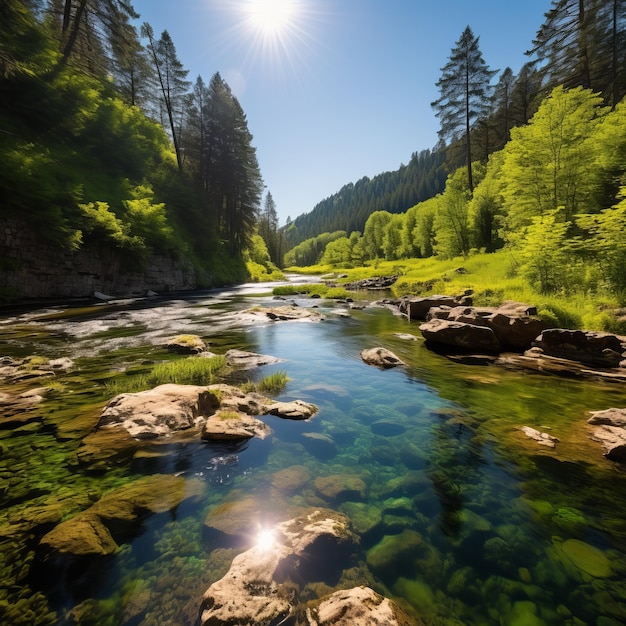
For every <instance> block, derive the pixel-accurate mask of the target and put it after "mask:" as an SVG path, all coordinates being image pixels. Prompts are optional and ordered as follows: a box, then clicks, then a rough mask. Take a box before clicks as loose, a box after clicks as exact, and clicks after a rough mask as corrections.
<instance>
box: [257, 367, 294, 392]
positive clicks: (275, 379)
mask: <svg viewBox="0 0 626 626" xmlns="http://www.w3.org/2000/svg"><path fill="white" fill-rule="evenodd" d="M288 382H289V377H288V376H287V372H283V371H279V372H274V373H273V374H270V375H269V376H266V377H265V378H264V379H263V380H261V381H259V383H258V384H257V389H258V390H259V391H261V392H263V393H271V394H278V393H280V392H281V391H283V390H284V389H285V387H286V386H287V383H288Z"/></svg>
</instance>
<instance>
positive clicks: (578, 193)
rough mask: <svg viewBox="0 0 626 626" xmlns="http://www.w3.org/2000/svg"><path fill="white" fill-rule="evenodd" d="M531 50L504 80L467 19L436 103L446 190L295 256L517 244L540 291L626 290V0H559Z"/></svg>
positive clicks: (317, 259)
mask: <svg viewBox="0 0 626 626" xmlns="http://www.w3.org/2000/svg"><path fill="white" fill-rule="evenodd" d="M527 54H528V57H529V59H530V60H529V61H528V63H527V64H525V65H524V67H522V69H521V70H520V71H519V73H518V74H517V76H516V75H514V73H513V71H512V70H511V69H510V68H506V69H504V70H503V71H502V72H501V73H500V75H499V78H498V80H497V81H496V82H495V83H494V82H493V77H494V75H495V72H493V71H492V70H490V69H489V66H488V65H487V63H486V62H485V60H484V59H483V56H482V53H481V51H480V46H479V37H478V36H476V35H474V33H473V32H472V30H471V28H470V27H469V26H468V27H467V28H466V29H465V31H464V32H463V33H462V34H461V37H460V38H459V40H458V41H457V42H456V44H455V46H454V48H453V49H452V50H451V54H450V57H449V59H448V62H447V64H446V65H445V66H444V67H443V68H442V70H441V78H440V80H439V81H438V83H437V87H438V89H439V93H440V98H439V99H438V100H437V101H435V102H433V103H432V107H433V109H434V111H435V114H436V115H437V117H438V118H439V120H440V124H441V130H440V133H439V134H440V140H441V142H440V147H439V150H441V151H443V152H444V153H445V164H444V167H445V168H446V171H447V172H448V175H447V179H446V181H445V187H444V189H443V190H442V192H441V193H437V194H436V195H433V196H432V197H430V198H428V199H424V200H422V201H419V202H417V203H415V205H413V206H411V207H410V208H408V209H407V210H405V211H404V212H399V211H397V207H396V206H392V205H389V206H387V207H386V208H384V209H382V210H375V211H373V212H371V213H370V214H369V215H368V217H367V218H366V220H365V221H364V225H363V227H362V229H360V228H357V229H353V230H351V229H350V228H346V226H345V225H344V224H345V223H340V222H332V224H333V231H332V232H325V233H322V234H320V233H319V231H318V233H314V232H313V231H312V230H311V231H309V232H311V233H312V234H311V235H310V237H309V238H308V239H306V240H304V241H302V242H300V243H299V244H298V245H296V246H294V247H293V248H292V249H291V250H290V251H289V252H288V253H287V255H286V256H285V263H286V264H287V265H295V266H298V265H299V266H304V265H313V264H317V263H319V264H321V265H324V266H330V267H335V268H351V267H356V266H359V265H363V264H368V263H375V262H376V261H377V260H388V261H393V260H399V259H409V258H416V257H417V258H425V257H439V258H442V259H451V258H455V257H464V258H467V257H469V256H472V255H476V254H479V253H490V252H494V251H496V250H500V249H506V250H507V251H508V252H509V253H510V256H511V257H512V258H514V259H515V267H514V271H515V272H517V273H518V274H519V275H520V276H521V277H523V279H524V280H526V281H527V282H528V283H529V284H530V285H532V286H533V287H534V288H535V289H536V291H537V292H539V293H567V292H572V291H575V290H577V291H579V292H582V293H587V294H590V295H591V294H594V293H598V292H601V291H604V292H606V291H608V292H610V293H612V294H614V295H616V296H617V297H618V299H619V301H620V302H621V303H622V305H623V304H624V303H626V271H625V269H626V228H625V226H626V199H625V196H626V176H625V172H626V103H624V94H625V93H626V71H625V70H626V3H624V2H623V1H621V0H580V1H579V0H576V1H574V0H554V1H553V3H552V7H551V9H550V11H548V12H547V13H546V14H545V16H544V23H543V24H542V26H541V28H540V29H539V31H538V32H537V35H536V38H535V40H534V41H533V42H532V46H531V47H530V49H529V50H528V52H527ZM433 154H436V152H435V153H433ZM355 187H356V186H355ZM330 200H332V199H329V201H330ZM322 206H323V203H321V204H320V205H318V207H322ZM317 210H318V209H317V208H316V211H317ZM321 215H322V212H321V211H320V216H321ZM310 219H312V218H310ZM323 223H324V221H323V220H321V219H320V220H319V221H318V224H323Z"/></svg>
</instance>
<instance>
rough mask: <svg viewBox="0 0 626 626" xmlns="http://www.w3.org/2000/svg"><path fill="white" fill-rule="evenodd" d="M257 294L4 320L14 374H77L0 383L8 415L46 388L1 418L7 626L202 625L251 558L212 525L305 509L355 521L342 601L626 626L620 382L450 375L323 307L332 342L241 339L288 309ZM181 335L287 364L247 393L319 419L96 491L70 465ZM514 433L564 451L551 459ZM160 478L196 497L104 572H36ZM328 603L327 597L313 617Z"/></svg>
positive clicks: (337, 308)
mask: <svg viewBox="0 0 626 626" xmlns="http://www.w3.org/2000/svg"><path fill="white" fill-rule="evenodd" d="M260 291H262V288H261V287H259V286H254V287H252V288H250V287H248V288H240V289H234V290H228V291H226V290H225V291H221V292H206V293H202V294H197V293H196V294H193V295H190V296H188V297H184V298H180V299H157V300H154V301H143V302H126V303H113V304H99V305H90V306H85V307H83V308H79V307H72V308H51V309H47V310H37V311H29V312H24V313H19V314H13V315H5V316H4V317H3V318H1V319H0V357H11V358H13V359H22V358H24V357H27V356H35V355H36V356H38V357H42V358H43V359H61V358H64V357H68V358H70V359H71V360H72V362H73V364H72V366H71V367H70V368H69V369H67V370H63V369H60V370H59V371H58V372H57V373H56V374H55V376H54V380H53V381H52V384H51V381H50V379H45V380H40V379H38V378H24V379H22V380H18V381H8V380H4V381H3V388H2V389H1V390H0V391H1V392H2V394H4V395H3V398H4V399H5V400H6V399H7V398H8V397H15V396H17V395H19V394H20V393H24V392H28V391H29V390H32V389H33V388H39V387H42V386H45V385H49V386H51V387H52V392H49V393H48V395H46V396H45V398H44V400H43V401H42V402H40V403H39V404H37V405H36V406H35V407H34V408H30V409H28V410H20V411H18V412H17V413H16V415H14V416H11V415H8V414H7V410H6V406H9V404H5V405H2V406H3V407H4V410H5V412H4V414H3V415H2V422H1V428H2V429H1V430H0V578H1V580H0V623H2V624H7V625H9V624H10V625H12V626H16V625H18V624H19V625H21V624H29V625H35V624H94V625H95V624H97V625H98V626H103V625H104V626H106V625H111V626H113V625H118V624H128V625H133V626H148V625H150V626H152V625H154V626H156V625H157V624H158V625H159V626H163V625H183V624H193V620H194V619H196V617H197V614H198V608H199V604H198V603H199V598H200V597H201V595H202V593H203V592H204V591H205V590H206V588H207V587H208V586H209V585H210V584H211V582H213V581H214V580H217V579H218V578H219V577H221V576H222V575H223V574H224V573H225V572H226V570H227V569H228V567H229V565H230V562H231V560H232V558H233V557H234V555H236V554H237V553H238V551H241V550H242V549H244V547H245V546H236V547H233V546H232V545H227V543H225V542H224V541H223V538H220V537H219V536H218V535H217V534H216V533H215V532H210V528H208V527H207V525H206V524H205V520H206V519H207V516H209V517H210V515H211V512H212V511H215V510H218V507H223V506H225V505H232V506H234V507H235V508H236V506H235V504H236V503H241V502H251V503H253V505H252V506H255V507H256V509H255V510H257V511H258V520H257V521H256V526H257V528H260V527H261V526H262V525H263V524H266V523H270V522H273V521H276V520H279V519H286V518H288V517H289V516H290V515H291V513H292V512H293V511H298V510H300V509H302V508H305V507H310V506H316V507H319V506H322V507H327V508H332V509H335V510H338V511H341V512H342V513H344V514H346V515H347V516H348V517H350V519H351V520H352V523H353V526H354V529H355V531H356V532H357V533H358V534H359V535H360V538H361V562H360V564H358V565H355V567H354V568H353V570H352V571H351V572H348V573H347V574H345V575H344V577H343V578H342V579H341V583H340V584H341V585H344V586H345V585H346V584H348V582H350V584H351V586H354V585H356V584H368V585H371V586H373V587H374V588H375V589H376V590H377V591H379V592H381V593H383V594H384V595H387V596H389V597H391V598H393V599H395V600H396V601H397V602H399V603H400V604H402V606H404V607H405V608H406V609H407V610H408V611H412V612H413V613H414V614H415V615H417V616H419V617H420V618H421V619H422V620H423V621H424V622H425V623H426V624H432V625H438V626H439V625H444V624H450V625H460V624H467V625H472V626H474V625H506V626H541V625H553V624H554V625H556V624H562V625H567V626H578V625H581V626H582V625H595V626H617V625H618V624H624V623H626V470H625V469H624V468H620V467H619V466H617V465H615V464H613V463H611V462H609V461H607V460H606V459H604V457H603V456H602V449H601V447H600V445H599V444H597V443H595V442H593V441H591V440H590V439H589V431H588V427H587V424H586V420H587V418H588V417H589V411H592V410H600V409H605V408H609V407H612V406H620V407H623V406H626V389H624V387H623V384H622V383H599V382H590V381H583V380H569V379H563V378H558V377H555V376H548V375H542V374H539V373H534V372H533V373H531V372H523V371H509V370H505V369H500V368H497V367H495V366H480V365H463V364H460V363H456V362H452V361H450V360H448V359H447V358H445V357H443V356H441V355H438V354H435V353H433V352H431V351H429V350H428V349H426V348H425V346H424V345H423V341H422V339H421V336H420V334H419V330H418V328H417V324H415V323H413V324H412V323H410V322H408V321H407V320H406V319H404V318H401V317H398V316H395V315H393V314H392V313H391V312H390V311H389V310H388V309H386V308H382V307H377V306H371V305H370V304H368V306H366V307H365V308H363V309H356V308H349V307H348V305H346V304H336V303H333V302H329V301H324V300H317V301H315V302H316V303H317V305H318V306H319V310H320V311H321V312H323V313H324V315H325V320H324V321H322V322H318V323H312V322H276V323H268V324H265V325H256V326H245V325H244V326H242V325H240V324H238V322H237V321H236V319H235V317H234V316H233V313H234V312H236V311H239V310H242V309H245V308H249V307H251V306H272V305H274V304H276V303H275V302H273V301H272V298H271V296H270V295H267V294H268V292H267V291H266V295H263V296H259V295H255V292H256V293H257V294H258V292H260ZM361 295H362V294H361ZM361 295H358V296H355V297H356V299H357V300H358V298H360V297H361ZM364 297H365V298H368V296H364ZM377 297H380V294H378V295H377ZM368 299H370V300H371V299H372V298H368ZM313 302H314V301H313V300H309V299H306V300H299V301H298V303H299V304H301V305H303V306H312V304H313ZM182 333H185V334H189V333H192V334H197V335H200V336H201V337H202V338H203V339H205V341H207V343H209V344H210V349H211V351H213V352H216V353H223V352H225V351H226V350H228V349H229V348H239V349H243V350H250V351H253V352H258V353H261V354H267V355H272V356H275V357H279V358H281V359H283V360H284V361H283V362H282V363H279V364H277V365H272V366H264V367H261V368H258V369H256V370H253V371H248V372H246V373H245V374H239V375H238V376H237V377H236V378H237V379H238V380H239V381H240V380H243V379H244V378H246V377H248V378H250V379H253V380H259V379H260V378H263V377H264V376H267V375H268V374H270V373H272V372H274V371H276V370H281V371H285V372H286V373H287V375H288V377H289V382H288V385H287V387H286V389H285V391H284V392H283V393H282V394H281V395H280V396H278V398H277V399H280V400H288V399H302V400H306V401H308V402H312V403H314V404H316V405H317V406H318V407H319V408H320V411H319V413H318V415H317V416H315V417H314V418H313V419H311V420H309V421H306V422H296V421H289V420H281V419H279V418H275V417H265V418H263V419H264V421H266V422H267V423H268V424H269V425H270V426H271V428H272V430H273V435H272V437H270V438H268V439H265V440H257V439H253V440H250V441H249V442H248V443H247V444H245V445H239V446H231V447H229V446H215V445H212V444H208V443H205V442H201V441H199V440H195V439H181V440H179V441H178V440H177V441H172V442H170V443H167V444H166V445H162V446H161V447H160V449H159V451H158V453H154V452H151V453H145V454H137V455H136V456H135V457H134V458H133V459H132V460H120V461H119V462H117V463H116V464H114V465H112V466H110V467H109V468H108V469H107V470H106V471H99V472H93V471H86V470H85V468H84V467H83V466H82V465H81V464H80V463H79V462H78V459H77V450H78V448H79V446H80V444H81V441H82V440H83V439H84V437H86V436H87V435H88V434H89V433H90V431H91V430H92V428H93V426H94V425H95V423H96V422H97V420H98V415H99V413H100V411H101V410H102V408H103V406H104V405H105V404H106V402H107V401H108V400H109V399H110V397H111V392H110V389H111V386H110V385H111V383H113V382H115V381H116V380H119V379H121V378H124V377H127V376H130V375H133V374H135V373H140V372H145V371H149V370H150V368H151V367H152V366H153V365H154V364H155V363H158V362H160V361H164V360H169V359H172V358H182V357H174V356H173V355H171V354H169V353H167V352H166V350H165V349H164V348H163V347H162V346H161V345H159V344H160V343H161V342H162V340H163V339H165V338H167V337H173V336H175V335H179V334H182ZM403 333H404V334H406V333H412V334H414V335H415V336H416V337H417V340H410V339H409V338H407V337H402V336H399V334H400V335H401V334H403ZM378 345H381V346H384V347H386V348H389V349H390V350H392V351H393V352H395V353H396V354H397V355H398V356H400V357H401V358H402V359H403V360H404V361H405V362H406V363H407V366H406V367H399V368H395V369H392V370H384V371H383V370H378V369H376V368H374V367H371V366H368V365H365V364H364V363H363V362H362V360H361V358H360V356H359V352H360V351H361V350H362V349H363V348H367V347H374V346H378ZM521 426H531V427H533V428H537V429H539V430H541V431H545V432H548V433H550V434H551V435H553V436H555V437H557V439H558V440H559V441H558V443H557V445H556V447H555V448H554V449H549V448H546V447H544V446H540V445H539V444H537V443H536V442H534V441H531V440H529V439H528V438H527V437H526V436H525V435H524V434H523V433H522V432H521V430H520V428H521ZM155 474H159V475H175V476H180V477H184V478H185V479H186V480H188V484H189V485H190V487H189V488H190V489H193V490H194V493H196V496H195V497H192V498H188V499H186V500H184V501H183V503H182V504H180V506H178V507H177V508H175V509H174V510H170V511H166V512H161V513H155V514H153V515H146V516H145V517H144V518H143V519H141V520H140V523H139V524H138V525H137V527H136V528H134V529H132V532H128V529H124V533H120V538H119V541H118V543H119V544H120V549H119V550H118V551H117V552H116V554H115V555H114V556H112V557H101V558H99V559H96V560H90V561H89V562H87V561H85V560H79V561H76V562H65V561H63V562H62V561H60V560H55V559H53V558H45V559H44V557H43V556H42V555H43V553H42V551H41V549H40V547H39V540H40V539H41V537H42V536H43V534H45V533H46V532H49V531H50V530H51V529H52V528H53V527H54V526H55V524H57V523H59V522H60V521H64V520H66V519H70V518H71V517H72V516H73V515H75V514H77V513H78V512H79V511H82V510H85V509H87V508H88V507H89V506H90V505H92V504H93V503H95V502H97V501H98V500H100V499H101V498H102V497H103V496H104V495H106V494H109V493H113V492H114V491H115V490H116V489H118V488H120V487H122V486H124V485H127V484H129V483H131V482H133V481H136V480H139V479H141V478H142V477H144V476H146V475H150V476H152V475H155ZM348 479H350V480H348ZM199 484H201V485H202V487H203V488H202V490H200V491H198V485H199ZM346 485H350V488H347V487H346ZM192 486H193V487H192ZM255 532H256V531H255V528H251V529H250V534H251V536H253V535H254V533H255ZM329 558H332V555H329ZM350 577H352V579H351V580H349V579H350ZM327 591H330V588H326V587H324V586H323V585H321V584H320V585H319V586H318V587H317V588H311V589H308V590H306V591H305V599H306V594H309V597H314V596H315V595H316V594H320V593H324V592H327Z"/></svg>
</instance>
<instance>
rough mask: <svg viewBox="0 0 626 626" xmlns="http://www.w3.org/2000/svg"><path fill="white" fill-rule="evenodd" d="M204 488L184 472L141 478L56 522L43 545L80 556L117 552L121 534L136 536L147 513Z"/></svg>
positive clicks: (173, 504) (171, 506) (175, 503)
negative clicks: (184, 474) (189, 478)
mask: <svg viewBox="0 0 626 626" xmlns="http://www.w3.org/2000/svg"><path fill="white" fill-rule="evenodd" d="M204 490H205V485H204V483H203V482H202V481H199V480H195V479H192V480H188V479H185V478H183V477H181V476H169V475H161V474H156V475H154V476H148V477H144V478H140V479H139V480H137V481H135V482H133V483H130V484H129V485H126V486H125V487H121V488H120V489H117V490H115V491H113V492H111V493H109V494H107V495H106V496H104V497H103V498H101V499H100V500H99V501H98V502H96V503H95V504H94V505H93V506H91V507H90V508H88V509H86V510H85V511H82V512H80V513H78V514H77V515H75V516H74V517H72V518H70V519H69V520H66V521H64V522H61V523H60V524H58V525H57V526H55V527H54V528H53V529H52V530H51V531H50V532H49V533H47V534H46V535H44V537H43V538H42V539H41V542H40V545H41V546H42V547H44V548H47V549H49V550H52V551H54V552H58V553H61V554H72V555H76V556H81V555H83V556H84V555H100V556H104V555H108V554H113V553H115V552H116V551H117V549H118V547H119V546H118V541H119V540H120V537H124V536H128V537H132V536H133V535H134V534H135V532H136V530H137V524H138V523H140V522H141V520H142V519H143V518H144V517H145V515H146V514H148V513H164V512H167V511H171V510H173V509H175V508H176V507H177V506H178V505H179V504H180V503H181V502H183V501H184V500H186V499H188V498H199V497H200V496H201V495H202V494H203V492H204ZM114 537H115V539H114Z"/></svg>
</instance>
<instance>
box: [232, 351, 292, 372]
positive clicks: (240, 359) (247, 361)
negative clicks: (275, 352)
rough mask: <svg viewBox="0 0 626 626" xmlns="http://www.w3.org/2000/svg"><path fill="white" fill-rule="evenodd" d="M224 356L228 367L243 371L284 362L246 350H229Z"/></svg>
mask: <svg viewBox="0 0 626 626" xmlns="http://www.w3.org/2000/svg"><path fill="white" fill-rule="evenodd" d="M224 356H225V357H226V363H227V365H230V366H231V367H238V368H241V369H251V368H253V367H260V366H261V365H272V364H274V363H281V362H282V361H283V359H278V358H276V357H273V356H268V355H265V354H256V353H254V352H246V351H244V350H228V351H227V352H226V354H225V355H224Z"/></svg>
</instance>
